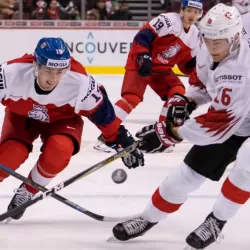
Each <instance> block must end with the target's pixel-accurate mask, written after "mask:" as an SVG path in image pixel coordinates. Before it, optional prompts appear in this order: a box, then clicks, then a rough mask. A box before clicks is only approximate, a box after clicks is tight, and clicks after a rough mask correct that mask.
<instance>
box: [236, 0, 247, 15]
mask: <svg viewBox="0 0 250 250" xmlns="http://www.w3.org/2000/svg"><path fill="white" fill-rule="evenodd" d="M232 5H233V6H235V7H236V8H237V9H238V10H239V12H240V14H245V13H247V12H250V0H232Z"/></svg>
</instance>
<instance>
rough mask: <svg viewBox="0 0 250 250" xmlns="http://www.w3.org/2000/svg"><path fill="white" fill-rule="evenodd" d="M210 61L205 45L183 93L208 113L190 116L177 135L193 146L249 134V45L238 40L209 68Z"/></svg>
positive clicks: (211, 62) (211, 61)
mask: <svg viewBox="0 0 250 250" xmlns="http://www.w3.org/2000/svg"><path fill="white" fill-rule="evenodd" d="M212 64H213V60H212V57H211V56H210V55H209V52H208V50H207V48H206V46H205V45H204V44H202V45H201V47H200V50H199V52H198V55H197V65H196V71H194V72H193V74H192V76H191V77H190V87H189V88H188V90H187V93H186V95H187V96H188V97H190V98H192V99H193V100H195V101H196V102H197V104H198V105H202V104H205V103H208V102H211V105H210V108H209V110H208V112H207V113H206V114H204V115H200V116H198V117H195V118H193V119H189V120H187V121H186V122H185V124H184V125H183V126H182V127H180V128H179V135H180V136H181V137H182V138H185V139H187V140H189V141H190V142H192V143H194V144H196V145H208V144H214V143H222V142H224V141H225V140H227V139H228V138H229V137H230V136H232V135H233V134H235V135H238V136H250V47H249V44H248V42H247V41H246V40H245V39H241V46H240V50H239V52H238V53H237V52H233V53H232V54H230V55H229V56H228V57H227V58H225V59H224V60H223V61H222V62H220V63H219V65H218V66H217V67H216V68H215V69H214V70H212V69H211V68H212Z"/></svg>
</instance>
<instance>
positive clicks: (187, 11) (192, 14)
mask: <svg viewBox="0 0 250 250" xmlns="http://www.w3.org/2000/svg"><path fill="white" fill-rule="evenodd" d="M200 15H201V10H199V9H197V8H192V7H186V8H184V10H183V23H184V26H185V27H186V26H187V27H190V26H191V25H192V24H194V23H195V22H197V20H198V19H199V18H200Z"/></svg>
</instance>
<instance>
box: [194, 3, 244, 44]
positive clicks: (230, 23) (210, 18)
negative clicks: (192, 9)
mask: <svg viewBox="0 0 250 250" xmlns="http://www.w3.org/2000/svg"><path fill="white" fill-rule="evenodd" d="M199 28H200V32H201V35H202V36H203V37H205V38H209V39H213V40H216V39H228V41H229V43H230V44H231V43H233V42H235V41H236V40H237V41H239V37H240V36H241V31H242V29H243V26H242V18H241V15H240V13H239V11H238V10H237V8H236V7H234V6H227V5H225V4H222V3H219V4H217V5H215V6H214V7H213V8H211V9H210V10H209V11H208V12H207V14H206V15H205V16H204V17H203V18H202V19H201V21H200V24H199Z"/></svg>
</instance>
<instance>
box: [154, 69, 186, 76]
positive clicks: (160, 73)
mask: <svg viewBox="0 0 250 250" xmlns="http://www.w3.org/2000/svg"><path fill="white" fill-rule="evenodd" d="M152 74H158V75H169V76H181V77H189V76H187V75H182V74H175V73H174V72H168V71H154V70H153V71H152Z"/></svg>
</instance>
